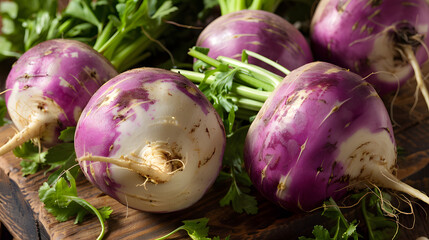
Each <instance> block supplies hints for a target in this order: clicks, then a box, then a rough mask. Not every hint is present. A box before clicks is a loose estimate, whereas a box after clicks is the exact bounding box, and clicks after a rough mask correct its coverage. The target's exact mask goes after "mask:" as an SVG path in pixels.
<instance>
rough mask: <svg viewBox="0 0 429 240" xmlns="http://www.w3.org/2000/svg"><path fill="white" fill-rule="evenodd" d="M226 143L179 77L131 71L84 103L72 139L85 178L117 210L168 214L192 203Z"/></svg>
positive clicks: (214, 117) (197, 94)
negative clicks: (120, 206) (118, 205)
mask: <svg viewBox="0 0 429 240" xmlns="http://www.w3.org/2000/svg"><path fill="white" fill-rule="evenodd" d="M225 141H226V135H225V130H224V127H223V124H222V121H221V119H220V118H219V115H218V114H217V112H216V111H215V110H214V108H213V106H212V105H211V104H210V102H209V101H208V100H207V98H206V97H205V96H204V95H203V94H202V93H201V91H200V90H199V89H198V88H197V87H196V86H195V85H194V84H193V83H192V82H190V81H189V80H188V79H187V78H185V77H184V76H182V75H180V74H177V73H174V72H171V71H168V70H163V69H157V68H138V69H134V70H129V71H126V72H124V73H121V74H119V75H118V76H116V77H114V78H112V79H111V80H110V81H109V82H107V83H106V84H104V85H103V86H102V87H101V88H100V89H99V90H98V91H97V92H96V93H95V94H94V96H93V97H92V98H91V100H90V101H89V103H88V105H87V106H86V107H85V109H84V110H83V112H82V117H81V118H80V120H79V122H78V124H77V127H76V133H75V151H76V156H77V159H78V161H79V164H80V166H81V169H82V171H83V172H84V175H85V176H86V178H87V179H88V180H89V181H90V182H92V183H93V184H94V185H95V186H97V187H98V188H99V189H101V190H102V191H103V192H105V193H107V194H108V195H110V196H111V197H113V198H115V199H117V200H118V201H119V202H121V203H123V204H124V205H126V206H128V207H131V208H135V209H139V210H143V211H149V212H171V211H177V210H180V209H184V208H186V207H189V206H191V205H192V204H193V203H195V202H196V201H198V200H199V199H200V198H201V197H202V196H203V194H204V193H205V192H206V191H207V190H208V188H209V187H210V186H211V185H212V184H213V183H214V181H215V179H216V177H217V176H218V174H219V171H220V168H221V165H222V157H223V153H224V148H225Z"/></svg>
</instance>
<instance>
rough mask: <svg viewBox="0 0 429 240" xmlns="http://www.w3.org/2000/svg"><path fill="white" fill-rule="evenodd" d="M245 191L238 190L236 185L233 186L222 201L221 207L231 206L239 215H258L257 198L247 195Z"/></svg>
mask: <svg viewBox="0 0 429 240" xmlns="http://www.w3.org/2000/svg"><path fill="white" fill-rule="evenodd" d="M243 189H245V188H238V187H237V186H236V185H235V184H231V186H230V188H229V190H228V193H227V194H226V195H225V196H224V197H223V198H222V199H221V200H220V206H222V207H223V206H227V205H231V206H232V208H233V209H234V211H236V212H238V213H243V212H246V213H247V214H256V213H258V207H257V201H256V198H255V197H254V196H251V195H249V194H246V193H245V192H244V191H243Z"/></svg>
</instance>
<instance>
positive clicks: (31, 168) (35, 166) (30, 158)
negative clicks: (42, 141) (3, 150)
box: [13, 141, 47, 176]
mask: <svg viewBox="0 0 429 240" xmlns="http://www.w3.org/2000/svg"><path fill="white" fill-rule="evenodd" d="M13 154H14V155H15V156H16V157H19V158H21V159H22V160H21V163H20V165H21V167H22V169H21V172H22V175H23V176H26V175H29V174H35V173H36V172H38V171H39V170H40V169H41V168H42V167H43V166H44V164H45V161H46V159H45V156H46V154H47V153H46V152H41V150H40V148H39V147H38V146H36V145H34V144H33V143H32V142H31V141H28V142H25V143H24V144H22V145H21V146H19V147H16V148H15V149H14V150H13Z"/></svg>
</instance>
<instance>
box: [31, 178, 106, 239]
mask: <svg viewBox="0 0 429 240" xmlns="http://www.w3.org/2000/svg"><path fill="white" fill-rule="evenodd" d="M66 177H67V180H66V179H65V178H64V177H61V178H59V179H58V180H57V181H56V182H54V184H53V186H52V187H51V186H50V185H49V184H48V183H46V182H45V183H43V185H42V186H41V187H40V189H39V198H40V200H41V201H42V202H43V203H44V204H45V208H46V210H47V211H48V212H49V213H51V214H52V215H54V216H55V217H56V218H57V220H58V221H60V222H63V221H67V220H68V219H69V218H71V217H73V216H76V220H75V224H77V223H80V222H82V220H83V217H84V216H85V215H87V214H88V213H93V214H95V215H96V216H97V218H98V219H99V221H100V224H101V232H100V235H99V236H98V238H97V239H101V238H103V236H104V234H105V225H104V221H105V220H106V219H108V218H109V216H110V214H111V213H112V210H111V208H110V207H103V208H100V209H96V208H95V207H94V206H92V205H91V204H90V203H88V202H87V201H86V200H84V199H82V198H79V197H78V196H77V191H76V181H75V179H74V178H73V176H72V175H71V174H70V172H68V171H66Z"/></svg>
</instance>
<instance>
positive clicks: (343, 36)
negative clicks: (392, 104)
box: [310, 0, 429, 95]
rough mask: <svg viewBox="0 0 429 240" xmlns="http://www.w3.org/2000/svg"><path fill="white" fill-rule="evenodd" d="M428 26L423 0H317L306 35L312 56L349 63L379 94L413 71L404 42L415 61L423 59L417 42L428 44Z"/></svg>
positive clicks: (423, 52) (428, 12) (425, 55)
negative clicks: (307, 35)
mask: <svg viewBox="0 0 429 240" xmlns="http://www.w3.org/2000/svg"><path fill="white" fill-rule="evenodd" d="M395 32H396V33H397V34H394V33H395ZM428 32H429V4H428V3H427V1H425V0H409V1H402V0H389V1H357V0H356V1H341V0H322V1H320V3H319V5H318V6H317V8H316V11H315V14H314V17H313V19H312V23H311V34H310V39H311V45H312V50H313V54H314V56H315V58H316V59H318V60H323V61H328V62H331V63H334V64H336V65H338V66H341V67H345V68H349V69H350V70H351V71H353V72H356V73H358V74H359V75H361V76H362V77H366V80H367V81H368V82H370V83H371V84H373V85H374V87H375V89H376V90H377V91H378V92H379V93H380V94H381V95H384V94H387V93H390V92H393V91H396V90H397V89H398V87H400V86H401V85H403V84H404V83H405V82H406V81H407V80H408V79H410V78H411V77H412V76H413V68H412V66H411V65H410V63H409V59H407V58H408V57H407V56H406V53H405V52H404V48H410V50H411V51H412V52H414V54H415V56H416V60H417V62H418V64H419V65H420V66H421V65H422V64H423V63H424V62H425V61H426V60H427V59H428V53H427V52H426V51H427V50H426V49H425V47H424V46H423V45H422V44H424V45H426V46H428V45H429V38H428ZM400 35H401V36H402V37H403V38H399V37H398V36H400ZM404 37H405V39H407V38H408V39H407V40H408V42H405V40H404ZM413 37H418V38H420V39H421V42H418V41H416V40H414V39H413ZM398 49H399V50H400V51H398ZM372 73H375V74H372Z"/></svg>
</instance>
